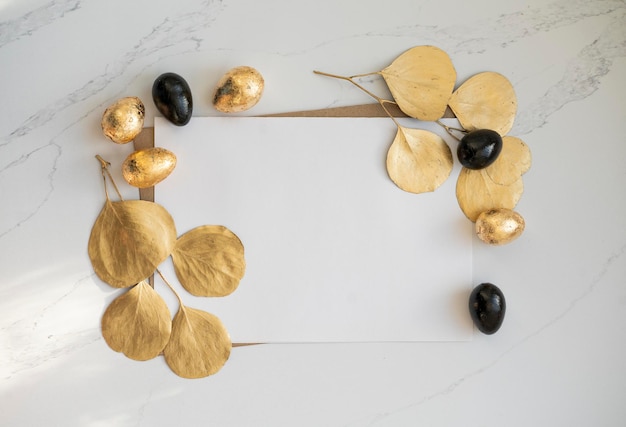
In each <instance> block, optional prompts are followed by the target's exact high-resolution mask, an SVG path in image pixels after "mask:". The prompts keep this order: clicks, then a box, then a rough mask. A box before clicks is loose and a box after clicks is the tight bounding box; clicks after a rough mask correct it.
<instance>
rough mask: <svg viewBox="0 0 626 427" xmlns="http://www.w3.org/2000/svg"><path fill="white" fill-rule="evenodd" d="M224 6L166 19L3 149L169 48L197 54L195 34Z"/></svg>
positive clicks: (216, 0) (214, 3)
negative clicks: (141, 62) (131, 68)
mask: <svg viewBox="0 0 626 427" xmlns="http://www.w3.org/2000/svg"><path fill="white" fill-rule="evenodd" d="M221 5H222V2H221V0H208V1H206V2H204V3H203V4H202V7H201V8H200V10H194V11H190V12H187V13H184V14H181V15H179V16H175V17H172V18H165V19H164V20H163V21H162V22H160V23H159V24H158V25H156V26H155V27H153V29H152V31H151V32H150V33H149V34H147V35H145V36H144V37H143V38H141V40H139V41H138V42H137V43H136V44H134V46H133V47H132V48H131V49H130V50H128V51H127V52H126V53H125V54H124V55H123V56H122V57H121V58H119V60H117V61H116V62H114V63H111V64H109V65H108V66H107V68H106V70H104V72H103V73H102V74H100V75H98V76H96V77H94V78H92V79H90V80H89V81H88V82H86V83H84V84H83V85H82V86H80V87H78V88H77V89H75V90H74V91H72V92H71V93H69V94H68V95H67V96H65V97H63V98H61V99H59V100H57V101H56V102H54V103H52V104H50V105H48V106H47V107H45V108H43V109H41V110H39V111H37V112H36V113H34V114H33V115H32V116H31V117H29V118H28V119H27V120H26V121H25V122H24V123H22V124H21V125H19V126H18V127H17V128H16V129H14V130H12V131H11V132H10V133H9V134H8V135H5V136H4V137H3V138H2V140H0V147H2V146H3V145H6V144H9V143H11V142H13V141H15V140H16V139H17V138H19V137H22V136H24V135H27V134H28V133H29V132H31V131H33V130H34V129H36V128H38V127H40V126H43V125H44V124H46V123H48V122H49V121H50V120H52V119H53V118H54V117H55V116H56V115H57V114H59V113H61V112H62V111H64V110H65V109H66V108H68V107H70V106H74V105H76V104H77V103H80V102H83V101H85V100H87V99H89V98H91V97H92V96H94V95H96V94H98V93H100V92H101V91H102V90H104V89H105V88H107V87H108V85H109V84H110V83H111V82H112V81H114V80H115V79H117V78H119V77H120V76H122V75H124V73H126V72H127V70H128V69H129V67H130V66H131V65H132V64H134V63H135V62H137V61H138V60H140V59H144V58H147V57H150V56H152V55H155V54H158V53H159V52H160V51H161V50H163V49H166V48H168V47H172V46H176V47H177V48H180V46H181V45H184V44H187V45H189V47H188V48H187V49H182V50H183V51H193V50H196V49H197V48H198V39H197V36H196V35H195V31H197V30H200V29H202V28H204V27H206V26H208V25H210V24H211V22H213V21H214V20H215V19H216V18H217V16H218V15H219V13H220V11H221V10H222V7H221ZM179 53H180V52H179Z"/></svg>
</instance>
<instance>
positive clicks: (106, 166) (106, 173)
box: [96, 154, 124, 200]
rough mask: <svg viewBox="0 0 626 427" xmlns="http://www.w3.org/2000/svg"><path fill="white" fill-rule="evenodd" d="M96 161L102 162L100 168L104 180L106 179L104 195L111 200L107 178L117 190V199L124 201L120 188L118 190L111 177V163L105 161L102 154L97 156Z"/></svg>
mask: <svg viewBox="0 0 626 427" xmlns="http://www.w3.org/2000/svg"><path fill="white" fill-rule="evenodd" d="M96 159H98V160H99V161H100V167H101V168H102V178H103V179H104V194H105V196H106V198H107V200H109V191H108V189H107V177H108V178H109V181H111V184H112V185H113V188H115V192H116V193H117V197H119V198H120V200H124V198H123V197H122V193H120V190H119V188H117V185H116V184H115V180H114V179H113V176H112V175H111V172H110V171H109V166H111V163H110V162H107V161H106V160H104V159H103V158H102V156H100V154H96Z"/></svg>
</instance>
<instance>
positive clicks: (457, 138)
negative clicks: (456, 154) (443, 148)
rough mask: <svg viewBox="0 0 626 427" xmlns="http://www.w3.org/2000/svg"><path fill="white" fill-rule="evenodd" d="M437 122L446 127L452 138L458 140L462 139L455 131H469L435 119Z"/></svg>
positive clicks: (464, 132) (463, 132)
mask: <svg viewBox="0 0 626 427" xmlns="http://www.w3.org/2000/svg"><path fill="white" fill-rule="evenodd" d="M435 123H437V124H438V125H439V126H441V127H442V128H444V129H445V130H446V132H447V133H448V135H450V136H451V137H452V138H454V139H456V140H457V141H461V139H460V138H459V137H458V136H457V135H455V134H454V133H453V131H456V132H460V133H462V134H466V133H467V131H466V130H465V129H459V128H455V127H451V126H447V125H444V124H443V123H442V122H441V121H440V120H435Z"/></svg>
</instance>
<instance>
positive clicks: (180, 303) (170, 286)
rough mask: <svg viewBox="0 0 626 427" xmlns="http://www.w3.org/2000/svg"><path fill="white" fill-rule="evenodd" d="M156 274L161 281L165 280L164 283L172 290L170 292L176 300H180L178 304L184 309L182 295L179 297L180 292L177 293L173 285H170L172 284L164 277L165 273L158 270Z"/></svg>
mask: <svg viewBox="0 0 626 427" xmlns="http://www.w3.org/2000/svg"><path fill="white" fill-rule="evenodd" d="M156 272H157V273H158V274H159V276H160V277H161V280H163V282H164V283H165V284H166V285H167V287H168V288H170V291H172V293H173V294H174V295H175V296H176V299H177V300H178V304H179V305H180V306H181V307H184V306H185V305H184V304H183V300H182V299H181V298H180V295H178V292H176V290H175V289H174V288H173V287H172V285H170V282H168V281H167V279H166V278H165V276H163V273H161V270H159V269H158V268H157V269H156Z"/></svg>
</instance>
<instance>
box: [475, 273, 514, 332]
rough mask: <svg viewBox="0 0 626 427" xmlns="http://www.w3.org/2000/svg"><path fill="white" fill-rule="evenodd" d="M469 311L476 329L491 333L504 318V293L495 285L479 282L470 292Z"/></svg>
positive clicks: (498, 326)
mask: <svg viewBox="0 0 626 427" xmlns="http://www.w3.org/2000/svg"><path fill="white" fill-rule="evenodd" d="M469 311H470V315H471V316H472V320H473V321H474V324H475V325H476V327H477V328H478V330H480V331H481V332H482V333H484V334H487V335H491V334H493V333H495V332H496V331H497V330H498V329H500V326H502V321H503V320H504V313H505V312H506V301H505V300H504V294H503V293H502V291H501V290H500V289H499V288H498V287H497V286H496V285H493V284H491V283H481V284H480V285H478V286H476V287H475V288H474V290H473V291H472V293H471V294H470V297H469Z"/></svg>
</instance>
